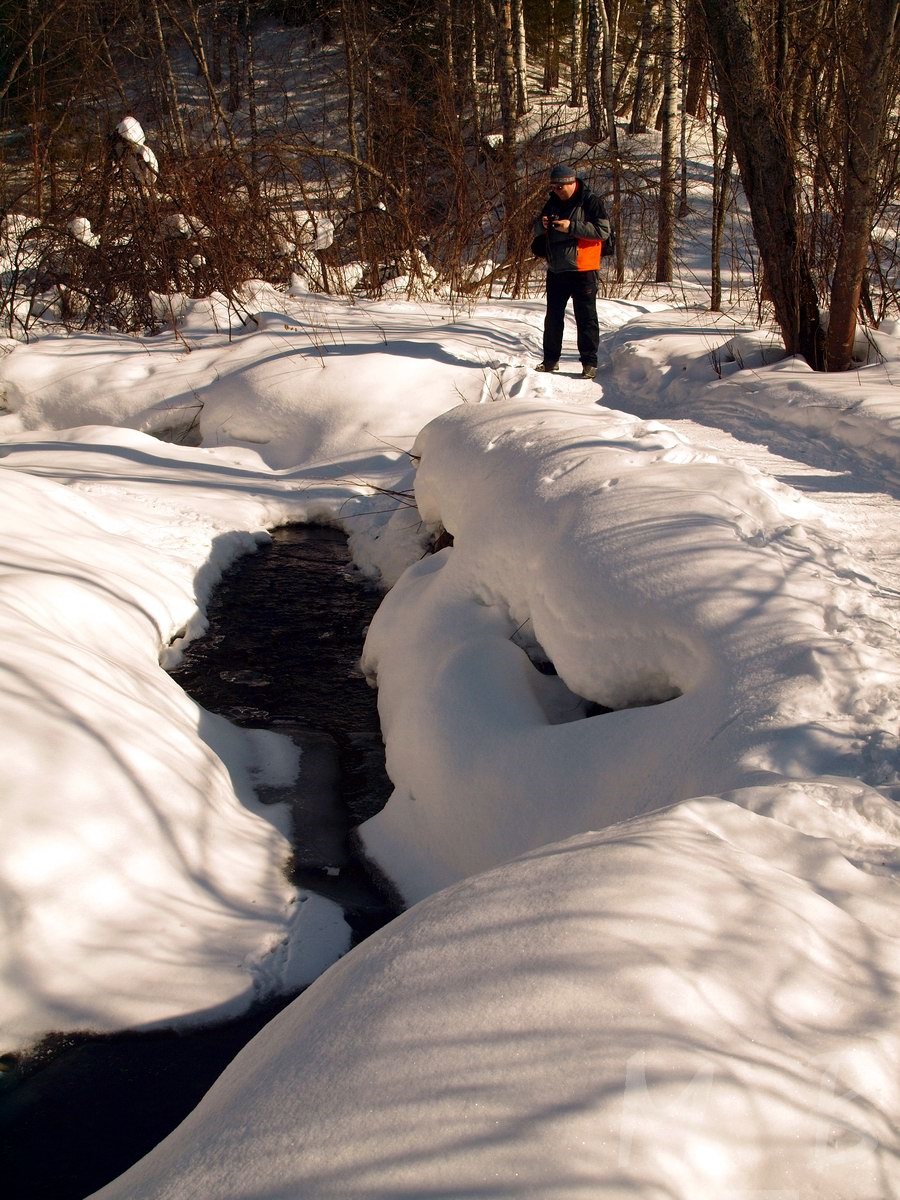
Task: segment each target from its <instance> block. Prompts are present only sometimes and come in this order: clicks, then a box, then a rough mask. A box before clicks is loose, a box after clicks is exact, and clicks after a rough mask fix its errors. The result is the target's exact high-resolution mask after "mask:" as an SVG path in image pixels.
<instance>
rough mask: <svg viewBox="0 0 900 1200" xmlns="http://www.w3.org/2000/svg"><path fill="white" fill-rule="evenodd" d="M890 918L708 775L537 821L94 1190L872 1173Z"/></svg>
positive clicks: (874, 895)
mask: <svg viewBox="0 0 900 1200" xmlns="http://www.w3.org/2000/svg"><path fill="white" fill-rule="evenodd" d="M778 792H779V789H777V788H774V789H771V793H770V796H769V799H770V802H771V803H776V802H777V797H778ZM560 799H561V798H560V797H559V796H558V795H548V796H547V797H545V800H546V803H547V804H548V805H554V804H556V803H558V802H559V801H560ZM757 800H759V797H757ZM896 848H897V846H896V843H895V846H894V849H895V850H896ZM895 919H896V882H895V880H892V879H887V878H884V877H882V876H878V875H872V874H867V873H864V872H862V871H860V870H858V869H856V868H855V867H853V866H851V865H850V864H849V863H848V862H847V861H846V859H845V858H844V857H843V856H842V855H841V854H840V852H839V851H838V850H837V848H836V847H835V845H834V844H833V843H831V842H830V841H828V840H827V839H822V838H818V837H808V836H805V835H803V834H800V833H797V832H795V831H792V830H789V829H787V828H786V827H785V826H784V825H781V824H779V823H777V822H776V821H773V820H771V819H769V818H766V817H762V816H758V815H755V814H753V813H751V812H749V811H747V810H746V809H745V808H742V807H740V806H739V805H738V804H732V803H728V802H726V801H723V800H721V799H716V798H705V799H699V800H694V801H691V802H690V803H685V804H681V805H678V806H676V807H675V808H673V809H669V810H668V811H664V812H660V813H656V814H654V815H652V816H649V817H644V818H640V819H638V820H635V821H632V822H630V823H628V824H626V825H622V826H619V827H617V828H615V829H612V830H609V831H607V832H606V833H600V834H598V833H594V834H582V835H581V836H580V837H577V838H574V839H572V840H570V841H566V842H562V843H558V844H556V845H551V846H547V847H544V848H542V849H540V850H537V851H535V852H534V853H532V854H531V855H529V856H527V857H525V858H521V859H519V860H517V861H516V862H513V863H510V864H508V865H506V866H502V867H498V868H495V869H494V870H492V871H490V872H488V873H486V874H484V875H480V876H478V877H477V878H474V879H469V880H466V881H465V882H464V883H461V884H459V885H457V886H455V887H453V888H451V889H448V890H447V891H444V892H442V893H440V895H438V896H435V897H433V898H432V899H431V900H428V901H425V902H423V903H422V904H420V905H417V906H416V907H415V908H414V909H412V910H411V911H410V912H409V913H407V914H406V915H405V916H404V917H401V918H400V919H399V920H398V921H396V922H394V923H393V924H392V925H391V926H389V927H388V928H387V929H385V930H383V931H382V932H381V933H380V934H378V935H376V936H375V937H374V938H372V939H371V940H369V941H368V942H366V943H365V944H364V945H363V946H361V947H359V948H357V949H356V950H354V951H353V952H352V953H351V954H350V955H349V956H347V957H346V958H345V959H343V960H342V962H341V963H339V964H338V965H337V966H335V967H333V968H332V969H331V970H330V971H328V972H327V973H326V974H325V975H324V976H323V977H322V978H321V979H320V980H318V981H317V982H316V983H315V984H314V985H313V986H312V987H311V988H310V989H309V990H308V991H307V992H306V993H305V994H304V995H303V996H301V997H300V998H299V999H298V1000H296V1001H295V1002H294V1003H293V1004H292V1005H291V1006H290V1007H289V1008H288V1009H287V1010H285V1011H284V1012H283V1013H282V1014H281V1015H280V1016H279V1017H277V1018H276V1020H275V1021H273V1022H272V1023H271V1024H270V1025H269V1026H268V1027H267V1028H266V1029H265V1030H264V1031H263V1032H262V1033H261V1034H260V1035H259V1036H258V1037H257V1038H256V1039H255V1040H254V1041H253V1042H252V1043H250V1045H249V1046H248V1047H246V1049H245V1050H244V1051H243V1052H242V1053H241V1054H240V1055H239V1056H238V1058H237V1059H236V1060H235V1062H234V1063H233V1064H232V1065H231V1066H230V1067H229V1068H228V1069H227V1071H226V1072H225V1074H224V1075H223V1076H222V1077H221V1079H220V1080H219V1081H218V1082H217V1083H216V1084H215V1085H214V1086H213V1088H212V1089H211V1091H210V1092H209V1094H208V1095H207V1096H206V1098H205V1099H204V1100H203V1101H202V1103H201V1104H200V1106H199V1107H198V1108H197V1109H196V1110H195V1111H194V1112H193V1113H192V1114H191V1116H190V1117H188V1119H187V1120H186V1121H185V1122H184V1123H183V1124H182V1125H181V1126H180V1128H179V1129H178V1130H176V1131H175V1133H173V1134H172V1135H171V1136H170V1137H169V1138H168V1139H166V1141H165V1142H163V1143H162V1144H161V1145H160V1146H159V1147H158V1148H157V1149H156V1150H154V1151H153V1152H152V1153H151V1154H150V1155H148V1157H147V1158H145V1159H144V1160H143V1161H142V1162H140V1163H138V1164H137V1165H136V1166H135V1167H134V1168H132V1169H131V1170H130V1171H128V1172H127V1173H126V1174H125V1175H123V1176H122V1177H121V1178H120V1179H119V1180H117V1181H116V1182H115V1183H113V1184H110V1185H109V1186H108V1187H106V1188H104V1189H102V1190H101V1191H100V1192H98V1193H96V1197H95V1200H119V1198H123V1200H124V1198H125V1197H127V1198H128V1200H175V1198H176V1197H181V1196H186V1195H204V1196H216V1197H217V1198H218V1200H250V1198H251V1197H252V1200H293V1198H294V1197H296V1196H301V1195H302V1196H303V1197H304V1200H325V1198H326V1197H341V1198H342V1200H362V1198H363V1197H365V1198H367V1200H373V1198H374V1197H378V1198H379V1200H400V1198H401V1197H409V1196H447V1197H451V1196H452V1197H462V1196H478V1197H486V1196H491V1197H493V1198H501V1197H509V1198H512V1197H516V1198H524V1197H533V1198H534V1200H563V1198H565V1200H572V1198H573V1197H583V1198H584V1200H596V1197H599V1196H610V1197H612V1196H616V1197H620V1196H625V1195H635V1196H637V1195H640V1196H656V1195H659V1196H663V1195H664V1196H666V1197H669V1198H670V1200H724V1198H726V1197H734V1198H737V1197H742V1198H744V1197H761V1196H765V1197H774V1196H778V1197H779V1198H783V1197H790V1198H791V1200H845V1198H846V1197H848V1196H853V1197H854V1198H855V1200H886V1198H888V1197H896V1196H898V1195H900V1139H898V1134H897V1124H896V1120H895V1117H896V1113H897V1112H898V1111H900V1086H898V1080H900V1053H898V1052H900V1033H898V1030H900V1021H898V1018H900V1010H898V1003H900V952H898V947H897V941H896V937H895V929H896V924H895Z"/></svg>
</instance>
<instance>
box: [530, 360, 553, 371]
mask: <svg viewBox="0 0 900 1200" xmlns="http://www.w3.org/2000/svg"><path fill="white" fill-rule="evenodd" d="M534 369H535V370H536V371H558V370H559V363H558V362H555V363H548V362H539V363H538V365H537V366H536V367H535V368H534Z"/></svg>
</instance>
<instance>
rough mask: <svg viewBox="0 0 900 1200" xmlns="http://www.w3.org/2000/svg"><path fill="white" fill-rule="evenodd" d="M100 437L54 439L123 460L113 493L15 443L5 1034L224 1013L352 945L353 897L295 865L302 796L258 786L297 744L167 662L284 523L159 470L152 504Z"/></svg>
mask: <svg viewBox="0 0 900 1200" xmlns="http://www.w3.org/2000/svg"><path fill="white" fill-rule="evenodd" d="M110 432H111V431H107V435H108V434H109V433H110ZM83 436H84V437H85V438H86V444H84V445H79V444H78V443H77V442H70V443H68V444H66V443H65V442H63V443H56V444H55V445H56V450H57V452H58V454H59V455H60V457H61V458H67V459H68V461H69V462H70V464H71V462H72V460H73V459H78V458H79V455H81V456H83V457H82V460H81V464H80V465H81V469H82V471H84V470H85V468H86V467H87V465H88V464H87V460H88V459H92V460H93V464H94V465H95V466H96V467H99V468H100V469H101V470H103V471H105V472H106V473H107V477H106V479H105V480H103V481H102V482H99V483H98V482H97V481H96V480H95V481H94V483H93V487H94V488H95V492H94V495H93V496H88V495H85V494H79V492H78V491H77V490H75V489H74V488H71V487H64V486H61V485H60V483H58V482H55V481H53V480H48V479H43V478H40V477H39V475H37V474H32V473H31V472H29V471H27V470H19V471H16V470H11V469H8V466H7V464H8V463H9V461H10V460H11V459H15V457H16V455H15V451H14V450H13V449H12V448H11V447H9V446H8V447H6V448H5V452H6V458H5V460H4V466H3V467H2V468H0V495H2V504H0V511H2V513H3V516H2V524H0V548H2V557H3V562H4V572H3V574H2V575H0V640H2V643H3V646H4V655H3V666H2V672H3V675H4V684H3V688H2V691H0V721H2V725H3V729H4V756H3V763H2V794H3V828H4V836H3V844H2V848H0V887H2V890H3V895H4V897H5V902H4V914H5V917H6V928H5V936H4V939H3V946H2V956H3V968H2V971H0V979H2V983H0V1023H2V1026H3V1030H4V1037H5V1039H6V1043H5V1047H4V1048H5V1049H10V1048H13V1047H18V1046H21V1045H23V1044H24V1043H26V1042H27V1041H28V1040H29V1039H31V1038H32V1037H34V1036H37V1035H39V1034H41V1033H44V1032H46V1031H48V1030H51V1029H75V1028H89V1029H93V1030H113V1029H120V1028H123V1027H128V1026H130V1027H135V1026H148V1025H154V1024H172V1023H175V1022H176V1021H177V1020H179V1019H180V1020H182V1021H186V1022H189V1021H197V1020H204V1019H210V1018H212V1017H222V1016H225V1015H228V1014H230V1013H233V1012H238V1011H241V1010H243V1009H245V1008H246V1007H247V1006H248V1005H249V1004H250V1002H251V1001H252V1000H253V999H255V998H257V997H259V996H261V995H265V994H269V993H271V992H273V991H283V990H291V989H293V988H295V987H298V986H300V985H301V984H303V983H307V982H309V980H310V979H312V978H314V977H315V976H316V975H317V974H319V972H320V971H321V970H322V969H324V967H325V966H327V965H328V964H329V963H331V962H333V961H334V960H335V959H336V958H337V957H339V955H340V954H342V953H343V952H344V951H345V950H346V948H347V946H348V945H349V929H348V928H347V926H346V924H345V923H344V920H343V917H342V914H341V912H340V910H339V909H338V908H337V907H336V906H335V905H332V904H330V903H329V902H327V901H323V900H321V899H319V898H318V897H311V896H307V895H305V894H304V895H300V896H298V895H297V893H296V892H295V890H294V889H293V888H291V887H290V886H289V885H288V884H287V881H286V879H285V878H284V875H283V872H282V863H283V862H284V861H285V860H286V858H287V855H288V852H289V846H288V840H287V835H288V833H289V814H288V812H287V810H286V808H284V807H283V806H280V805H279V806H274V807H264V806H262V805H260V804H259V803H257V802H256V800H255V799H254V792H255V787H256V786H257V785H258V784H267V785H270V786H273V787H276V788H277V787H286V786H287V785H289V784H290V783H291V782H292V781H293V779H294V778H295V776H296V774H297V770H298V753H297V750H296V748H295V747H294V745H293V743H291V742H290V741H289V740H288V739H286V738H282V737H279V736H277V735H275V734H272V733H268V732H265V731H261V730H258V731H248V730H239V729H237V728H236V727H234V726H232V725H230V724H229V723H228V722H226V721H224V720H222V719H221V718H218V717H215V716H213V715H212V714H210V713H207V712H204V711H203V710H202V709H200V708H198V707H197V706H196V705H195V704H194V703H193V702H192V701H191V700H189V699H188V697H187V696H186V695H185V694H184V692H183V691H182V690H181V688H180V687H179V686H178V685H177V684H176V683H175V682H174V681H173V680H172V679H171V678H170V677H169V676H168V675H167V674H166V673H165V672H164V671H163V670H162V669H161V667H160V665H159V661H158V657H159V653H160V648H161V645H164V644H165V642H166V641H167V640H168V639H169V637H170V636H171V635H172V634H173V633H175V632H177V631H178V630H179V629H183V628H185V627H186V626H188V625H192V624H193V625H194V626H195V627H196V618H197V604H198V599H197V590H196V589H197V587H198V586H201V587H202V582H203V581H202V578H201V581H200V583H199V584H198V582H197V581H196V580H195V576H196V573H197V567H198V565H199V564H202V563H203V562H204V560H206V561H207V563H208V564H210V568H209V572H208V578H207V581H206V582H207V583H208V582H209V581H210V580H211V578H213V577H214V575H216V574H218V571H220V570H221V569H222V567H223V566H224V565H227V563H228V562H230V561H231V560H232V559H233V558H234V557H235V556H236V555H237V554H238V553H242V552H245V551H246V550H247V549H252V548H253V546H254V545H255V544H256V542H257V541H258V539H259V537H260V536H266V535H265V534H261V533H260V532H258V529H259V527H258V526H256V527H255V528H256V530H257V532H255V533H254V532H250V531H247V532H245V533H231V534H229V536H227V537H225V536H222V533H221V532H220V530H219V528H217V524H216V521H215V519H213V516H212V515H211V513H209V512H208V513H207V514H206V515H205V517H204V515H202V514H201V513H199V512H198V511H197V510H198V507H199V508H201V509H202V501H200V502H199V504H198V500H197V498H196V495H194V496H193V497H191V500H189V501H188V504H189V506H190V507H188V512H189V514H190V515H189V516H187V517H186V516H185V512H184V511H183V510H182V512H181V513H180V514H179V513H178V506H177V504H175V503H173V500H174V497H168V498H167V499H166V500H164V499H163V498H162V496H161V495H160V487H159V483H160V480H159V479H158V480H157V488H156V495H155V497H150V498H149V503H148V504H147V505H146V510H145V511H143V512H142V511H141V510H142V508H143V505H142V503H141V497H140V488H138V494H137V495H135V494H134V493H132V494H130V495H129V492H128V488H127V487H126V486H124V481H125V477H124V475H121V476H119V477H118V479H117V481H116V482H110V476H112V478H113V479H115V478H116V476H115V473H114V470H113V468H114V467H115V465H116V458H115V453H111V451H112V450H113V447H112V446H110V445H109V444H107V445H102V444H100V445H98V444H96V443H92V442H91V434H90V431H85V432H84V435H83ZM95 436H96V435H95ZM122 438H123V441H124V442H125V443H126V445H120V446H118V447H116V448H115V450H116V451H117V452H118V453H119V455H120V456H121V458H120V463H119V465H122V463H125V464H127V465H128V467H129V468H130V469H131V470H132V471H135V470H136V471H137V472H138V473H141V472H142V471H143V472H145V473H146V474H147V475H151V474H152V467H151V464H152V462H153V457H154V455H153V451H154V450H155V451H159V453H160V457H161V458H162V457H163V456H164V454H165V451H164V450H163V448H162V447H160V446H159V444H158V443H155V442H152V441H151V440H150V439H144V438H142V435H138V434H132V435H128V434H124V435H122ZM142 442H145V443H146V445H147V447H148V451H149V452H147V453H146V454H145V455H143V456H140V454H139V451H138V448H139V447H140V446H141V443H142ZM149 448H152V450H149ZM24 449H25V447H24V446H23V450H24ZM32 453H37V454H38V455H41V456H42V457H43V462H44V469H45V470H46V468H47V465H48V461H49V460H52V458H53V455H52V454H51V453H49V451H48V450H47V449H46V448H45V449H44V450H43V452H41V451H40V450H37V451H36V450H34V448H33V447H32ZM195 453H196V452H195ZM26 455H27V451H26ZM141 457H143V465H142V466H141V465H139V464H140V463H141ZM19 465H20V467H22V466H24V465H25V464H24V463H23V462H20V463H19ZM86 473H87V474H90V472H86ZM160 474H162V472H160ZM181 484H182V488H183V489H184V492H185V493H187V494H188V495H189V494H190V492H191V485H190V483H189V482H188V481H187V480H186V479H182V481H181ZM104 488H105V489H106V490H105V495H104ZM148 490H149V491H151V492H152V490H153V489H152V487H151V488H149V489H148V488H147V483H146V480H145V491H144V496H145V498H148V497H147V491H148ZM219 503H221V498H219ZM257 507H259V506H257ZM235 508H236V509H237V510H238V511H239V505H236V506H235ZM213 509H215V505H213ZM234 515H235V513H234V511H233V512H232V513H231V515H230V517H229V519H228V520H229V523H228V524H226V525H225V528H226V529H227V528H230V524H231V523H232V522H233V520H234ZM179 517H180V520H179ZM179 526H180V530H179ZM252 528H254V527H253V526H251V529H252ZM179 533H180V536H179ZM213 564H214V565H213Z"/></svg>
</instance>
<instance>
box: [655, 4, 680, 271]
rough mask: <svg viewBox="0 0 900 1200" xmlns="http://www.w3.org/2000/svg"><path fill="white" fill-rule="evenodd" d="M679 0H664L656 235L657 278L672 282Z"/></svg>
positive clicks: (676, 154) (676, 158)
mask: <svg viewBox="0 0 900 1200" xmlns="http://www.w3.org/2000/svg"><path fill="white" fill-rule="evenodd" d="M675 8H676V0H663V27H662V37H663V102H662V113H661V116H662V152H661V156H660V163H659V208H658V220H657V238H656V282H657V283H671V282H672V274H673V270H674V259H675V168H676V164H677V161H678V151H677V147H678V107H679V106H678V56H677V21H676V11H675Z"/></svg>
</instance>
